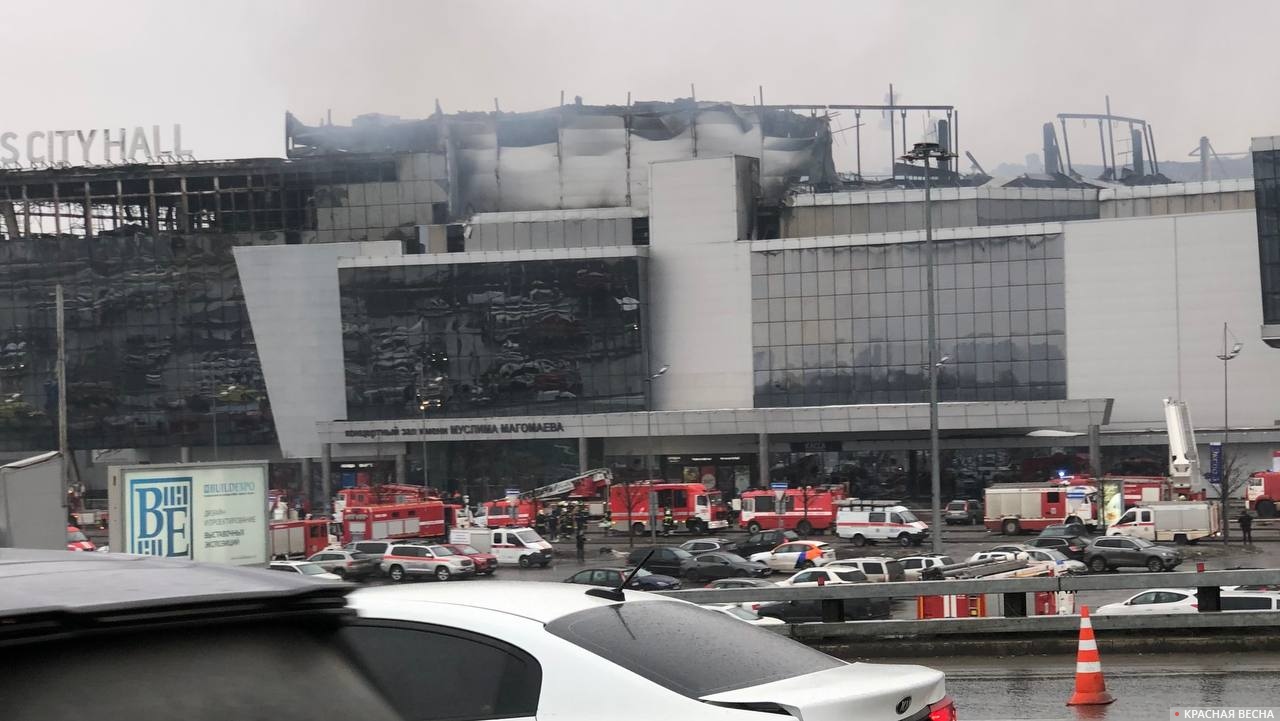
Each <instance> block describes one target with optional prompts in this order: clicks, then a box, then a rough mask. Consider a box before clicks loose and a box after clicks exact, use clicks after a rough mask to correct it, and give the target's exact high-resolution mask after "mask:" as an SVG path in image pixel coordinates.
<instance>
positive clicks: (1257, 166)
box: [1253, 150, 1280, 325]
mask: <svg viewBox="0 0 1280 721" xmlns="http://www.w3.org/2000/svg"><path fill="white" fill-rule="evenodd" d="M1253 192H1254V198H1255V202H1256V205H1257V215H1258V260H1259V266H1260V270H1261V272H1262V322H1263V324H1265V325H1275V324H1280V150H1260V151H1257V152H1255V153H1254V154H1253Z"/></svg>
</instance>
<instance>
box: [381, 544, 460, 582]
mask: <svg viewBox="0 0 1280 721" xmlns="http://www.w3.org/2000/svg"><path fill="white" fill-rule="evenodd" d="M382 572H383V573H385V574H387V575H388V576H390V577H391V580H392V581H395V582H397V583H399V582H400V581H403V580H405V579H406V578H408V577H409V576H427V575H430V576H435V579H436V580H437V581H448V580H450V579H452V578H464V577H466V576H474V575H475V573H476V564H475V561H472V560H471V559H470V558H467V557H466V556H459V555H457V554H455V553H454V552H453V551H450V550H449V549H448V548H447V547H445V546H440V545H420V544H415V543H394V544H391V547H390V548H388V549H387V553H386V555H385V556H383V557H382Z"/></svg>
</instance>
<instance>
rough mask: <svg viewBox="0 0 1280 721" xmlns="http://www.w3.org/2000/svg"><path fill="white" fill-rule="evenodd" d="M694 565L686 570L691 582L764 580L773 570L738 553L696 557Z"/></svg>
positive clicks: (706, 554)
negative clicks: (720, 579)
mask: <svg viewBox="0 0 1280 721" xmlns="http://www.w3.org/2000/svg"><path fill="white" fill-rule="evenodd" d="M693 560H694V565H692V566H690V567H689V568H686V569H685V570H684V577H685V578H687V579H689V580H691V581H713V580H716V579H719V578H764V577H765V576H768V575H769V574H770V573H772V572H773V569H771V568H769V567H768V566H766V565H764V564H763V563H760V562H758V561H748V560H747V559H745V558H743V557H742V556H739V555H738V554H736V553H723V552H720V551H716V552H713V553H704V554H702V555H700V556H696V557H695V558H694V559H693Z"/></svg>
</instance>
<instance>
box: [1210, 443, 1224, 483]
mask: <svg viewBox="0 0 1280 721" xmlns="http://www.w3.org/2000/svg"><path fill="white" fill-rule="evenodd" d="M1209 482H1210V483H1212V484H1214V485H1215V486H1216V485H1218V484H1219V483H1222V444H1221V443H1210V444H1209Z"/></svg>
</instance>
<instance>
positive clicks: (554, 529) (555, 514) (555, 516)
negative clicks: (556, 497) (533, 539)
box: [550, 506, 560, 541]
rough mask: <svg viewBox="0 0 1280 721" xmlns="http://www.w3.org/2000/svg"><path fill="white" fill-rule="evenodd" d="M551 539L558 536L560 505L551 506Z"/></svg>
mask: <svg viewBox="0 0 1280 721" xmlns="http://www.w3.org/2000/svg"><path fill="white" fill-rule="evenodd" d="M550 530H551V540H553V541H554V540H556V539H557V538H559V537H560V506H552V507H551V529H550Z"/></svg>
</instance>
